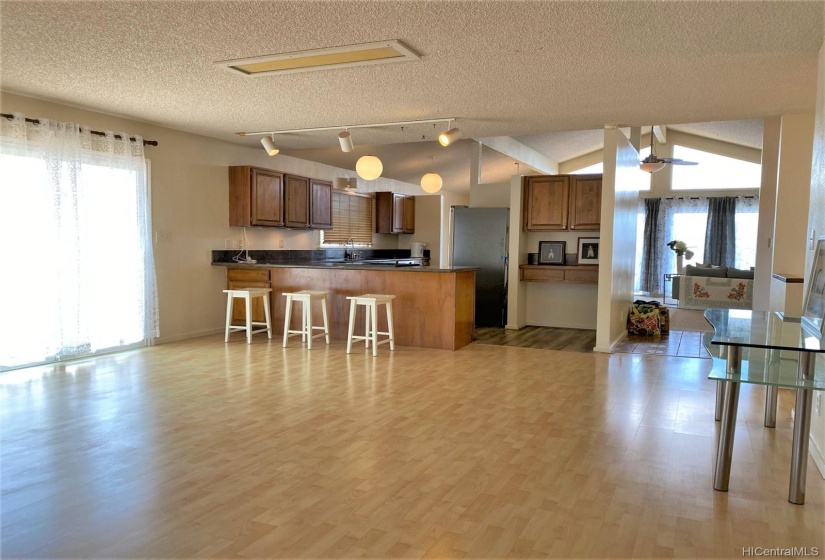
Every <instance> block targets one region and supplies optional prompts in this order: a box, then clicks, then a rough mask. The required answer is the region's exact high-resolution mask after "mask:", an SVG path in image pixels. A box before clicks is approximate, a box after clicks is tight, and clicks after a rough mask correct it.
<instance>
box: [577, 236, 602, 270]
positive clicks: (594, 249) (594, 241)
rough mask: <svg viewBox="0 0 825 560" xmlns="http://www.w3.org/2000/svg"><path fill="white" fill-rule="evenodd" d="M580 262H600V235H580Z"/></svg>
mask: <svg viewBox="0 0 825 560" xmlns="http://www.w3.org/2000/svg"><path fill="white" fill-rule="evenodd" d="M579 264H599V238H598V237H579Z"/></svg>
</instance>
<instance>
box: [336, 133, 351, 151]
mask: <svg viewBox="0 0 825 560" xmlns="http://www.w3.org/2000/svg"><path fill="white" fill-rule="evenodd" d="M338 143H339V144H341V151H342V152H345V153H349V152H351V151H352V136H350V133H349V132H348V131H346V130H345V131H344V132H342V133H341V134H339V135H338Z"/></svg>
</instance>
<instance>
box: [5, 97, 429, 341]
mask: <svg viewBox="0 0 825 560" xmlns="http://www.w3.org/2000/svg"><path fill="white" fill-rule="evenodd" d="M0 105H2V108H3V112H7V113H12V112H17V113H23V114H25V115H26V116H27V117H31V118H38V117H40V118H49V119H54V120H59V121H65V122H76V123H80V124H83V125H86V126H88V127H90V128H93V129H97V130H115V131H125V132H128V133H130V134H137V135H140V136H143V137H144V138H146V139H151V140H157V141H158V142H159V145H158V146H157V147H148V148H147V149H146V154H147V158H148V159H149V160H150V162H151V188H152V225H153V229H154V230H155V231H163V232H167V233H168V234H169V241H167V242H162V243H157V244H155V246H154V250H155V265H156V269H157V283H158V299H159V304H160V339H159V341H160V342H164V341H169V340H175V339H181V338H187V337H192V336H198V335H202V334H208V333H212V332H217V331H219V330H221V329H222V325H223V322H224V313H225V309H226V307H225V300H224V298H223V294H222V293H221V290H223V289H224V287H225V281H226V280H225V278H226V272H225V269H224V268H222V267H212V266H210V265H209V262H210V258H211V251H212V250H213V249H223V248H224V243H225V240H226V239H230V240H236V239H239V238H240V237H241V235H240V233H241V228H230V227H229V226H228V215H229V214H228V213H229V202H228V200H229V197H228V174H227V169H226V168H227V167H228V166H230V165H256V166H260V167H266V168H269V169H277V170H279V171H286V172H290V173H296V174H300V175H305V176H310V177H314V178H319V179H326V180H334V179H335V178H336V177H352V176H354V175H355V174H354V172H353V171H350V170H346V169H339V168H335V167H330V166H328V165H322V164H318V163H314V162H309V161H304V160H299V159H295V158H291V157H287V156H276V157H274V158H270V157H269V156H267V155H266V153H265V152H264V151H263V150H262V149H260V148H257V147H246V146H241V145H239V144H234V143H231V142H224V141H221V140H215V139H211V138H206V137H203V136H197V135H194V134H188V133H185V132H179V131H176V130H172V129H169V128H164V127H161V126H156V125H152V124H147V123H143V122H138V121H133V120H128V119H123V118H119V117H115V116H111V115H105V114H102V113H95V112H91V111H87V110H84V109H79V108H75V107H68V106H65V105H59V104H55V103H48V102H45V101H40V100H36V99H30V98H26V97H22V96H18V95H13V94H9V93H5V92H0ZM362 187H363V188H364V190H388V191H394V192H404V193H407V194H420V188H418V187H417V186H416V185H410V184H408V183H401V182H399V181H393V180H390V179H377V180H376V181H373V182H370V183H368V182H366V181H359V188H362ZM416 189H418V190H416ZM247 232H248V237H249V242H250V247H251V248H253V249H277V248H279V245H280V241H281V240H283V242H284V249H310V248H314V247H315V246H316V244H317V240H318V234H317V233H316V232H308V231H290V230H282V229H263V228H249V229H248V230H247ZM384 238H386V239H384ZM379 244H382V245H390V246H392V247H397V246H398V240H397V236H381V238H380V239H379Z"/></svg>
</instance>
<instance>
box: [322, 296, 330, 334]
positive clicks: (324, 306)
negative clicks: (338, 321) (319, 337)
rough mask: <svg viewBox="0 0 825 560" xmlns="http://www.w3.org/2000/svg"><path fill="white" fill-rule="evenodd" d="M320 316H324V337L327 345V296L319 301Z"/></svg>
mask: <svg viewBox="0 0 825 560" xmlns="http://www.w3.org/2000/svg"><path fill="white" fill-rule="evenodd" d="M321 314H322V315H323V316H324V335H326V336H325V338H326V340H327V344H329V321H328V320H327V296H324V299H322V300H321Z"/></svg>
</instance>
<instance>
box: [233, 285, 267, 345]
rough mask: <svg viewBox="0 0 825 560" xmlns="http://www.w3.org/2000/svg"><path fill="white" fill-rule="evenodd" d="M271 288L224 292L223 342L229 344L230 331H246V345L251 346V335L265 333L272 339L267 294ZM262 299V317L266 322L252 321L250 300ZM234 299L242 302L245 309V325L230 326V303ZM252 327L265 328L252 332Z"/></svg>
mask: <svg viewBox="0 0 825 560" xmlns="http://www.w3.org/2000/svg"><path fill="white" fill-rule="evenodd" d="M271 291H272V289H271V288H234V289H231V290H224V291H223V293H225V294H226V333H225V334H224V338H223V340H224V342H229V333H230V332H231V331H246V343H247V344H252V335H253V334H255V333H259V332H264V331H266V334H267V337H268V338H272V318H271V317H270V311H269V292H271ZM255 297H260V298H263V300H264V301H263V303H264V316H265V317H266V322H265V323H262V322H260V321H253V320H252V298H255ZM235 298H241V299H243V300H244V304H245V307H246V324H245V325H244V326H233V325H232V302H233V300H234V299H235ZM253 326H265V327H266V328H263V329H257V330H252V327H253Z"/></svg>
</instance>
